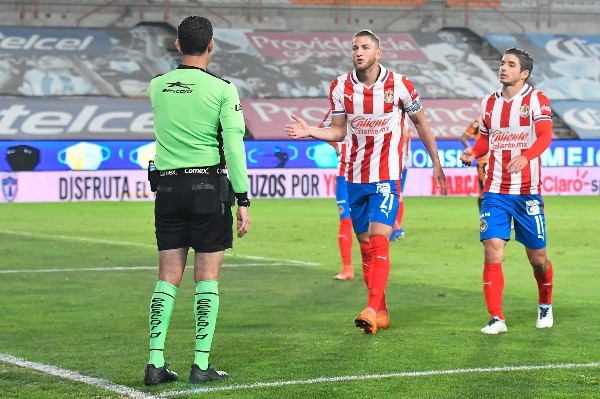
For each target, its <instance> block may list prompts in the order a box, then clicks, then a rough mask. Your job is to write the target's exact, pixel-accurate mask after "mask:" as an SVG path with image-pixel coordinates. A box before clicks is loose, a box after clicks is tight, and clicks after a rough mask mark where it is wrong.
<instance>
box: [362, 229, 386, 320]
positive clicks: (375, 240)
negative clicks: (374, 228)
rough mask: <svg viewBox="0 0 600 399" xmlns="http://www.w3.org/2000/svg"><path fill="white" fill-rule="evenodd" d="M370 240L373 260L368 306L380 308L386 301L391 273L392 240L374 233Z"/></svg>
mask: <svg viewBox="0 0 600 399" xmlns="http://www.w3.org/2000/svg"><path fill="white" fill-rule="evenodd" d="M370 242H371V256H372V261H371V271H370V273H369V283H368V287H369V300H368V302H367V307H369V308H373V309H375V310H380V308H381V304H382V302H383V303H385V302H384V300H383V299H384V294H385V287H386V286H387V282H388V277H389V275H390V240H389V239H388V238H387V237H385V236H382V235H374V236H371V237H370ZM381 310H383V309H381Z"/></svg>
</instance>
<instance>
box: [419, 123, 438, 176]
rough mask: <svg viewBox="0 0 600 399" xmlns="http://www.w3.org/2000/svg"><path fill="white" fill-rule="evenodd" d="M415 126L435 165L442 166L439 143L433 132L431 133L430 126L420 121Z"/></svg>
mask: <svg viewBox="0 0 600 399" xmlns="http://www.w3.org/2000/svg"><path fill="white" fill-rule="evenodd" d="M415 128H416V130H417V134H418V135H419V139H421V142H422V143H423V145H424V146H425V149H426V150H427V153H428V154H429V158H431V161H432V162H433V165H434V166H436V165H437V166H440V165H441V163H440V157H439V155H438V150H437V144H436V142H435V138H434V137H433V134H432V133H431V130H429V126H428V125H427V126H426V125H424V124H422V123H419V124H416V125H415Z"/></svg>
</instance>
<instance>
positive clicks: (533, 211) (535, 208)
mask: <svg viewBox="0 0 600 399" xmlns="http://www.w3.org/2000/svg"><path fill="white" fill-rule="evenodd" d="M525 207H526V208H527V214H528V215H531V216H535V215H539V214H540V202H539V201H538V200H530V201H525Z"/></svg>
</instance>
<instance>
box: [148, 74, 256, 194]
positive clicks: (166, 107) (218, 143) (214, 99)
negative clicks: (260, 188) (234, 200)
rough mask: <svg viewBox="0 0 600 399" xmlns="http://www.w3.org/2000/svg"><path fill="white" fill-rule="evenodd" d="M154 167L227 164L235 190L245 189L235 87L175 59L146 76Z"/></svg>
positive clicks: (241, 117)
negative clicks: (161, 71) (173, 64)
mask: <svg viewBox="0 0 600 399" xmlns="http://www.w3.org/2000/svg"><path fill="white" fill-rule="evenodd" d="M148 96H149V97H150V102H151V103H152V112H153V114H154V130H155V133H156V157H155V159H154V164H155V165H156V168H157V169H158V170H169V169H181V168H191V167H198V166H212V165H219V164H226V165H227V169H228V171H229V178H230V180H231V184H232V186H233V191H235V192H236V193H245V192H247V191H248V171H247V168H246V151H245V148H244V140H243V138H244V133H245V131H246V128H245V124H244V115H243V113H242V108H241V106H240V98H239V95H238V92H237V89H236V87H235V86H234V85H233V84H232V83H229V82H228V81H226V80H223V79H221V78H219V77H216V76H214V75H211V74H210V73H208V72H206V71H204V70H203V69H201V68H196V67H190V66H185V65H180V66H179V68H177V69H175V70H173V71H171V72H168V73H165V74H163V75H159V76H157V77H155V78H154V79H152V80H151V81H150V85H149V86H148Z"/></svg>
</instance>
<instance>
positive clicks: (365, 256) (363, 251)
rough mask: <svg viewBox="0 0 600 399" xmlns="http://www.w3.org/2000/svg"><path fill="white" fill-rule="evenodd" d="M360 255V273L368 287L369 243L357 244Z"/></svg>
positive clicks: (369, 266)
mask: <svg viewBox="0 0 600 399" xmlns="http://www.w3.org/2000/svg"><path fill="white" fill-rule="evenodd" d="M358 245H359V246H360V255H361V258H362V271H363V279H364V280H365V284H366V286H367V287H369V273H370V270H371V243H370V242H359V243H358Z"/></svg>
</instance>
